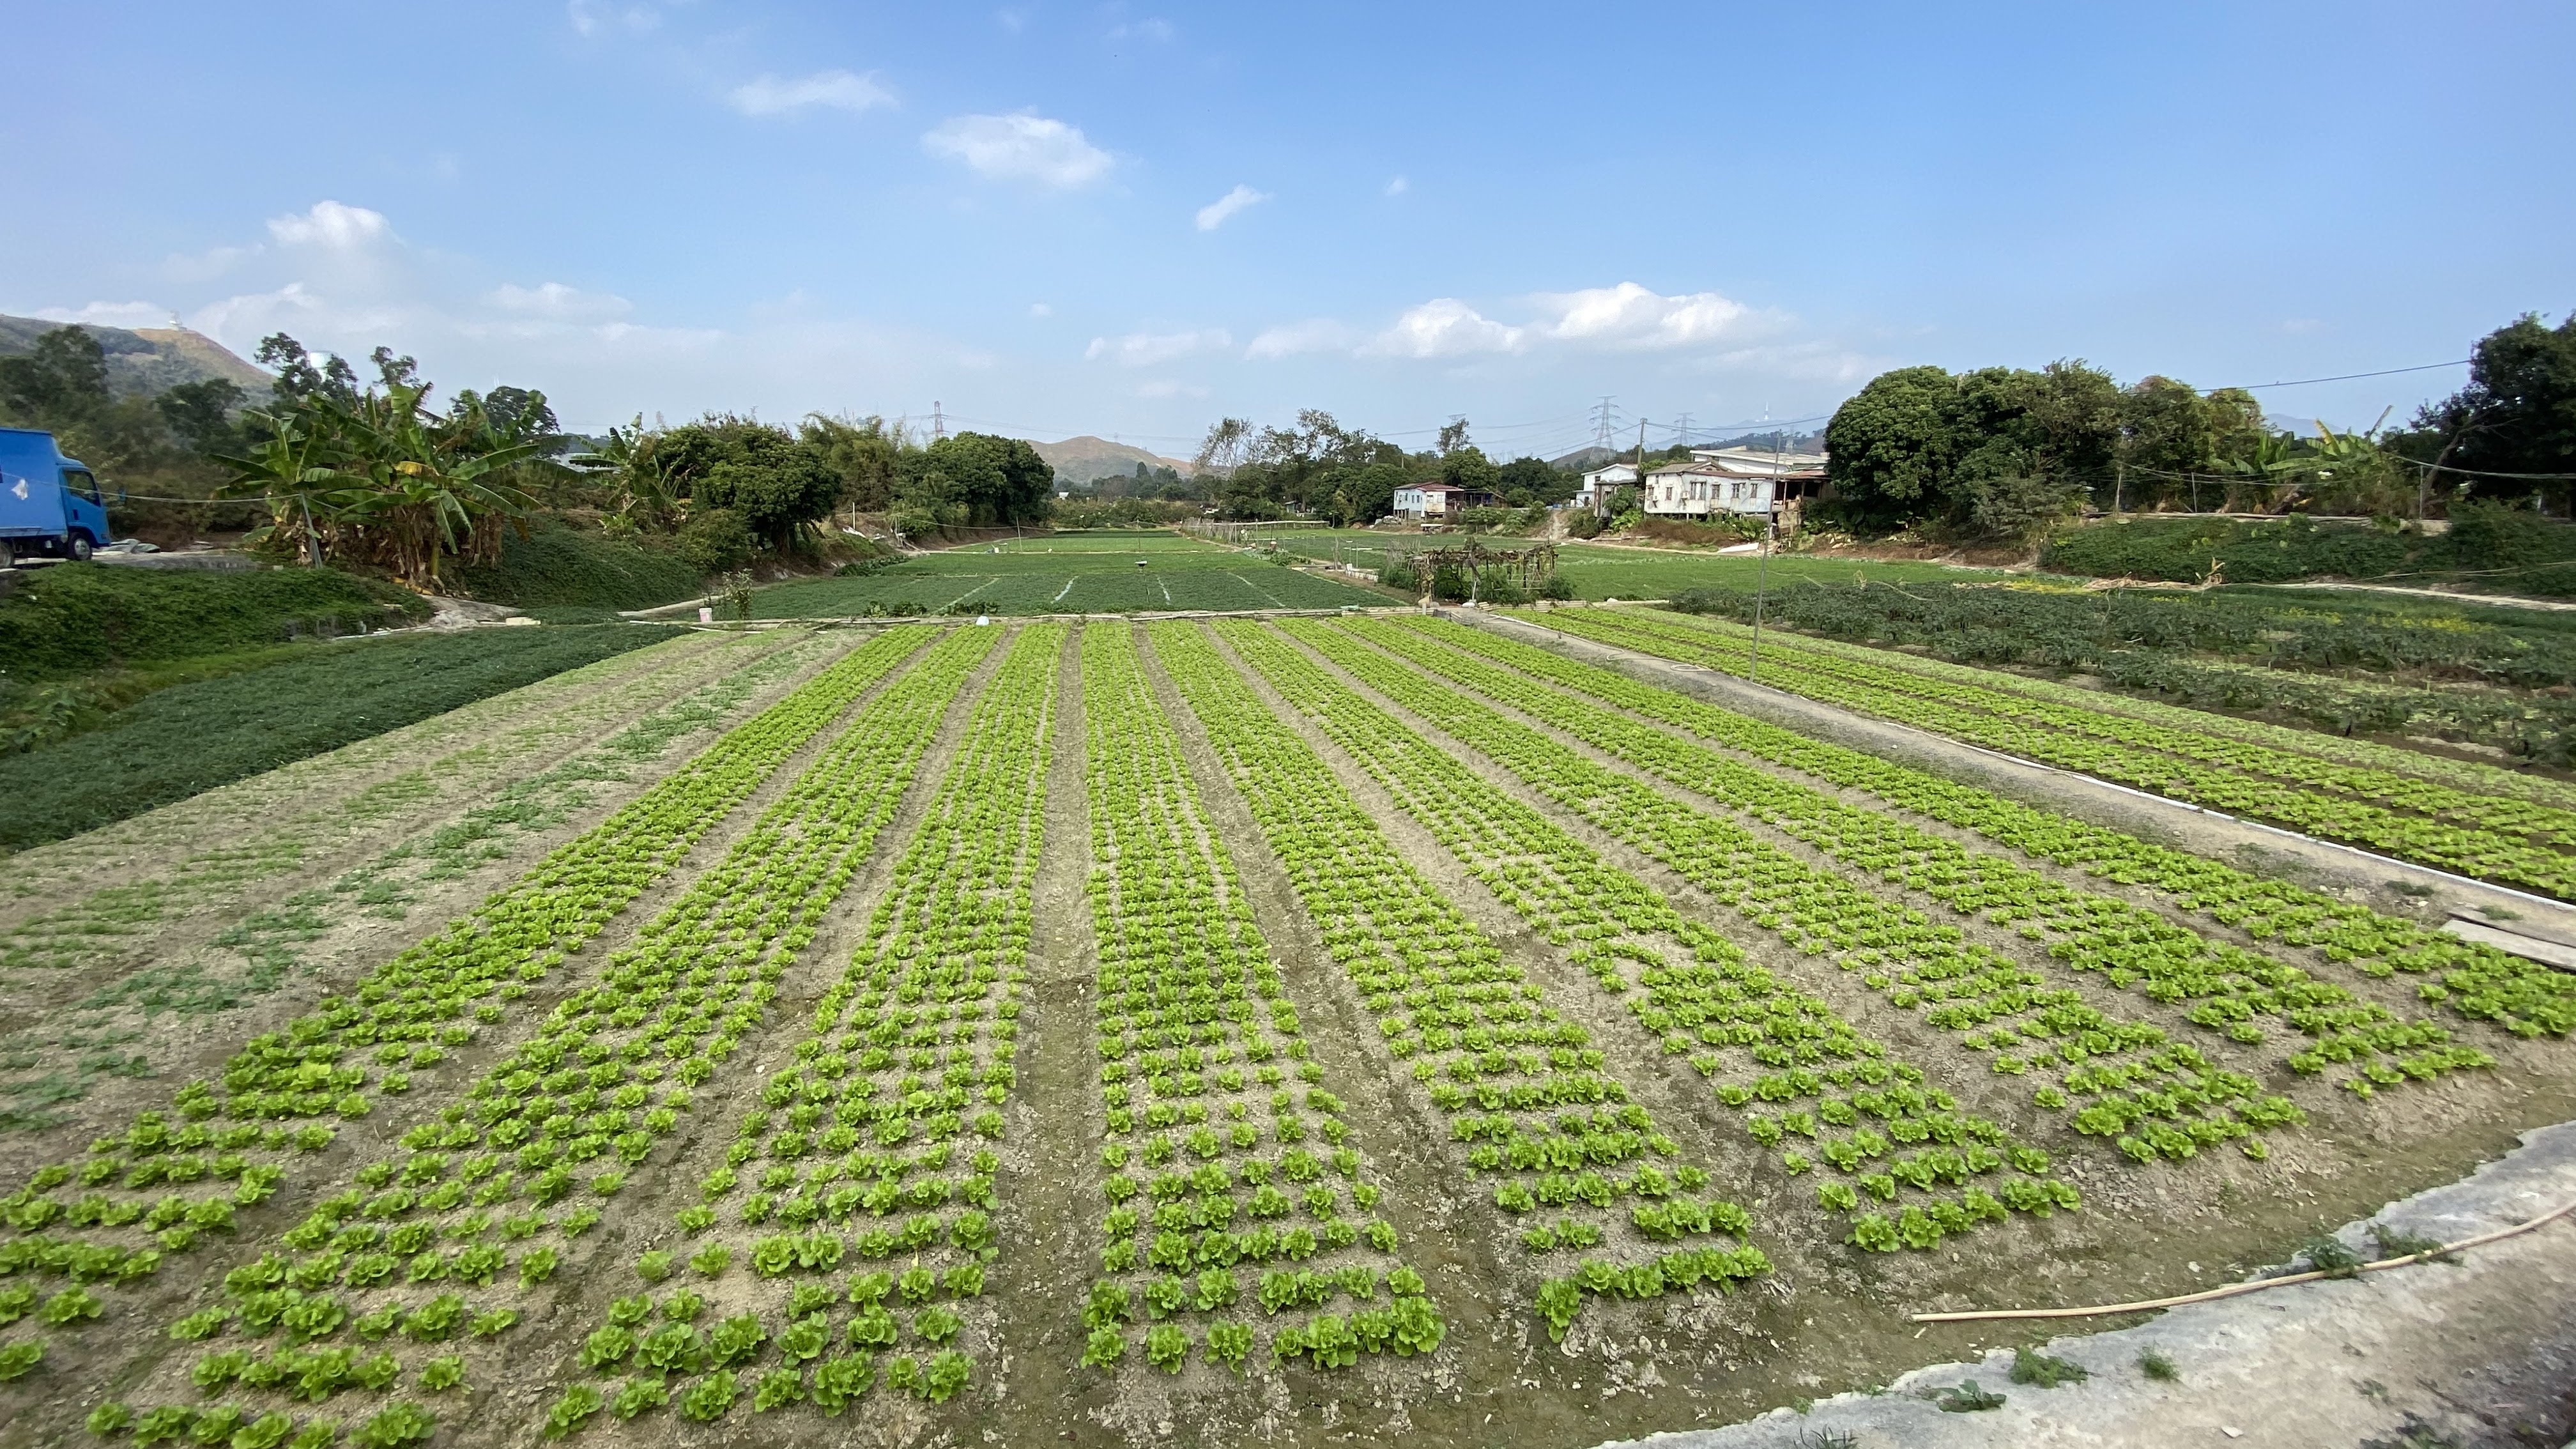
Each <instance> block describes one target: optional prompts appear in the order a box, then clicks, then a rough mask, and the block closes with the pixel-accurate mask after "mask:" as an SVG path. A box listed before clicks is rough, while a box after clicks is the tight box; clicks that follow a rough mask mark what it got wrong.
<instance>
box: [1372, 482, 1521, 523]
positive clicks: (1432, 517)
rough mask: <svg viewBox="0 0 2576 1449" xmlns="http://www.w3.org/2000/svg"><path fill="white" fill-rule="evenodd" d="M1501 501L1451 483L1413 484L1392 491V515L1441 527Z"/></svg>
mask: <svg viewBox="0 0 2576 1449" xmlns="http://www.w3.org/2000/svg"><path fill="white" fill-rule="evenodd" d="M1500 501H1501V500H1499V499H1497V498H1496V497H1495V496H1494V495H1493V494H1491V493H1489V492H1487V491H1485V490H1484V489H1482V488H1460V487H1458V486H1456V485H1455V484H1450V483H1416V484H1412V485H1410V486H1408V487H1403V488H1398V489H1397V490H1395V511H1396V512H1397V513H1398V514H1400V515H1401V516H1403V517H1405V518H1409V519H1412V520H1413V521H1414V522H1416V523H1441V522H1445V521H1447V520H1449V519H1453V518H1456V517H1457V516H1458V515H1459V514H1461V513H1464V512H1466V511H1467V510H1468V509H1470V508H1491V507H1493V506H1494V505H1495V504H1496V503H1498V502H1500Z"/></svg>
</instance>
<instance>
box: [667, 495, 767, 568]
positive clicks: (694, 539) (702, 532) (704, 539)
mask: <svg viewBox="0 0 2576 1449" xmlns="http://www.w3.org/2000/svg"><path fill="white" fill-rule="evenodd" d="M677 544H678V548H679V554H680V557H681V558H683V559H685V560H687V561H688V563H689V564H690V566H692V567H694V568H695V569H696V570H697V571H698V572H699V573H700V574H702V575H703V574H720V573H724V572H726V571H727V570H730V569H738V568H741V567H742V566H743V565H745V564H747V563H749V562H751V556H752V554H753V553H754V551H756V549H757V548H758V542H757V540H755V539H753V538H752V536H751V525H749V524H747V523H745V522H743V521H742V515H741V514H739V513H736V512H734V511H733V510H732V509H730V508H709V509H703V510H701V511H700V512H698V513H697V514H696V515H695V516H693V517H691V518H690V519H689V521H688V522H687V523H684V524H682V525H681V526H680V533H679V538H678V540H677Z"/></svg>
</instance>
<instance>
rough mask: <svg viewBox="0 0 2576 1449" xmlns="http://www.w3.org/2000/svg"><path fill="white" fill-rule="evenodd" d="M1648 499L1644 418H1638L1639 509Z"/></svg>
mask: <svg viewBox="0 0 2576 1449" xmlns="http://www.w3.org/2000/svg"><path fill="white" fill-rule="evenodd" d="M1648 497H1649V495H1648V494H1647V492H1646V420H1645V419H1644V418H1639V419H1637V501H1638V504H1639V506H1640V507H1642V506H1644V504H1645V503H1646V502H1647V500H1648Z"/></svg>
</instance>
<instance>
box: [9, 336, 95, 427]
mask: <svg viewBox="0 0 2576 1449" xmlns="http://www.w3.org/2000/svg"><path fill="white" fill-rule="evenodd" d="M108 401H109V394H108V386H107V350H106V349H105V348H103V347H101V346H99V342H98V338H96V337H95V336H92V335H91V334H90V332H89V330H88V329H87V328H82V327H57V328H55V329H53V330H52V331H50V332H47V333H45V334H44V335H43V336H41V337H38V338H37V339H36V346H35V348H34V350H33V351H31V352H29V353H28V354H27V355H26V356H24V357H10V358H0V407H5V408H7V409H8V411H9V413H10V414H11V415H12V416H15V417H23V418H41V419H45V420H48V421H53V422H68V421H71V420H74V419H78V418H83V417H87V416H90V415H92V414H94V413H96V412H98V411H99V410H100V409H102V408H105V407H106V406H107V404H108Z"/></svg>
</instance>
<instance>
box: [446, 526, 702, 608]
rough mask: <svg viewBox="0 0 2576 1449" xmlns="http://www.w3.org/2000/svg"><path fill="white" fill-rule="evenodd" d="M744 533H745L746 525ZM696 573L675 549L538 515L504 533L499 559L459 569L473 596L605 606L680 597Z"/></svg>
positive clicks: (645, 604)
mask: <svg viewBox="0 0 2576 1449" xmlns="http://www.w3.org/2000/svg"><path fill="white" fill-rule="evenodd" d="M737 522H738V521H737ZM742 536H743V538H744V539H745V540H748V539H749V538H750V534H749V533H748V532H746V533H744V534H743V535H742ZM686 537H687V535H686V532H685V531H684V532H683V534H682V538H683V539H684V540H685V538H686ZM700 577H701V571H700V570H699V569H698V567H697V566H696V565H695V564H694V563H693V562H692V561H691V560H690V559H688V558H685V557H682V556H681V554H680V553H678V552H662V551H659V550H655V549H649V548H644V547H641V546H639V545H636V544H632V543H621V542H619V541H618V540H616V539H612V538H607V537H604V536H602V535H600V534H596V533H585V532H583V531H581V530H579V529H575V528H571V527H567V526H566V525H564V524H562V523H558V522H555V521H552V520H545V521H542V522H540V523H538V525H537V526H536V527H535V528H533V529H531V530H530V531H529V533H528V536H527V537H525V538H521V537H519V536H518V535H516V534H507V535H504V536H503V538H502V540H501V557H500V559H499V561H498V562H496V563H494V564H492V565H490V566H489V567H478V568H467V569H462V570H459V571H458V573H457V579H458V582H459V583H460V584H461V585H462V586H463V588H464V589H465V591H466V592H467V593H468V594H470V595H472V596H473V597H475V598H478V599H488V600H491V601H492V602H495V603H504V604H518V605H523V606H528V607H549V608H554V607H571V608H591V609H607V610H614V609H649V608H651V607H653V606H654V605H656V604H672V603H677V602H679V601H680V600H682V599H685V598H687V597H689V596H690V595H691V594H694V593H696V592H697V589H698V580H699V578H700Z"/></svg>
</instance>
